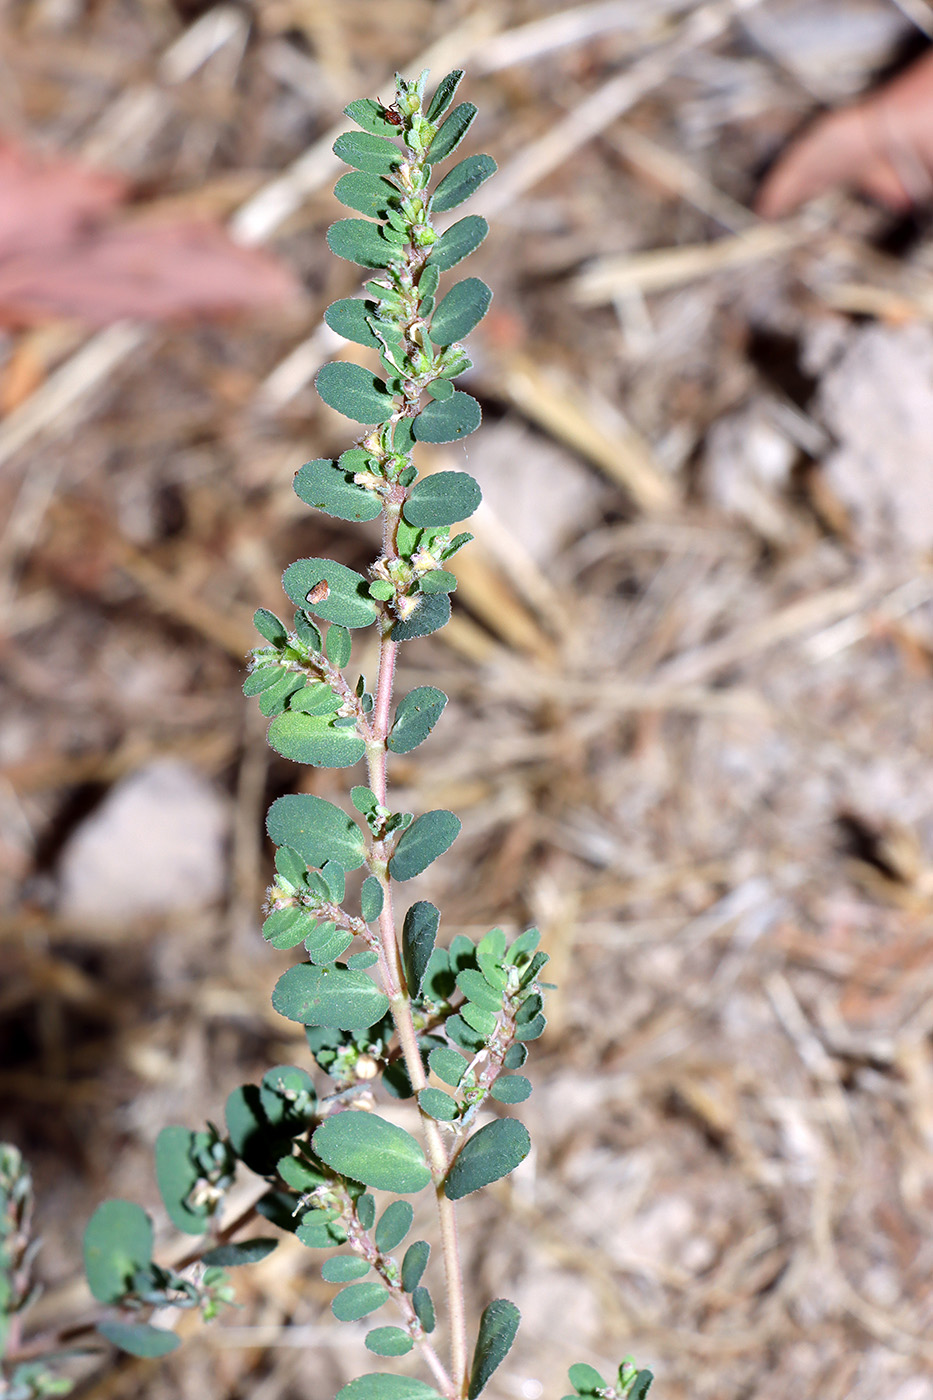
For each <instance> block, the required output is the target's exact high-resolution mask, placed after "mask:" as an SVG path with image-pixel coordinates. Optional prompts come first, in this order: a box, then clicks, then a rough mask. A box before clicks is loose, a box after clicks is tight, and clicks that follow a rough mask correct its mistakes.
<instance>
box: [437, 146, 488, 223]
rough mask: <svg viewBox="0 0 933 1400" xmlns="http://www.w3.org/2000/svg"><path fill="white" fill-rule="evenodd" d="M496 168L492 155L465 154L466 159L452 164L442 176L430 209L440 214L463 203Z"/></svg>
mask: <svg viewBox="0 0 933 1400" xmlns="http://www.w3.org/2000/svg"><path fill="white" fill-rule="evenodd" d="M498 168H499V167H498V166H497V165H496V162H495V161H494V160H493V158H492V156H479V155H477V156H467V158H466V160H462V161H461V162H460V164H459V165H455V166H454V168H453V170H451V172H450V173H449V175H445V176H444V178H443V180H442V181H441V183H440V184H439V185H438V187H437V189H436V190H435V191H434V195H433V197H432V199H431V209H432V211H433V212H434V213H435V214H441V213H445V212H446V211H447V210H448V209H456V207H457V205H458V204H463V203H464V202H465V201H466V200H468V199H469V198H470V196H471V195H473V194H475V193H476V191H477V190H478V189H479V187H480V185H482V184H484V183H485V182H486V181H487V180H488V179H489V177H490V175H495V173H496V171H497V170H498Z"/></svg>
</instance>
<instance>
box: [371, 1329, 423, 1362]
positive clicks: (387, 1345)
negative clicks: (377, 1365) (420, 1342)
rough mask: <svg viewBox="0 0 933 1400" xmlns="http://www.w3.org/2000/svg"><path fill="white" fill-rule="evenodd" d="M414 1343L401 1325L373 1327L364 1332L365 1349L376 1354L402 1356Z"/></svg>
mask: <svg viewBox="0 0 933 1400" xmlns="http://www.w3.org/2000/svg"><path fill="white" fill-rule="evenodd" d="M414 1345H415V1344H414V1342H413V1341H412V1339H411V1337H410V1336H409V1335H408V1333H407V1332H405V1331H403V1329H402V1328H401V1327H374V1328H373V1330H372V1331H371V1332H367V1333H366V1347H367V1350H369V1351H371V1352H373V1353H374V1355H376V1356H404V1355H405V1354H406V1352H409V1351H411V1349H412V1347H413V1346H414Z"/></svg>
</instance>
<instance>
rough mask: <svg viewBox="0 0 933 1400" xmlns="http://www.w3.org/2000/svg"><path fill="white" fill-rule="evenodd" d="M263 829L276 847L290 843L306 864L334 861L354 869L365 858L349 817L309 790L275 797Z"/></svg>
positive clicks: (347, 868) (364, 847)
mask: <svg viewBox="0 0 933 1400" xmlns="http://www.w3.org/2000/svg"><path fill="white" fill-rule="evenodd" d="M266 830H267V831H268V833H269V836H270V838H271V839H272V840H273V841H274V842H275V844H276V845H277V846H290V847H291V849H292V850H293V851H297V853H298V855H299V856H301V858H302V860H304V861H306V862H307V864H308V865H314V866H318V867H320V866H322V865H323V864H324V863H325V861H328V860H335V861H337V863H338V865H342V866H343V868H344V870H356V869H357V868H358V866H361V865H362V864H363V861H364V859H365V858H366V845H365V842H364V840H363V833H362V831H361V830H360V828H359V827H358V826H357V824H356V822H355V821H354V820H353V818H352V817H348V816H347V814H346V812H342V811H341V810H340V808H339V807H335V806H334V804H333V802H326V801H325V800H324V798H323V797H315V796H314V795H313V794H312V793H305V792H303V793H287V794H286V795H285V796H284V797H278V798H276V800H275V802H273V804H272V806H271V807H270V808H269V815H268V816H267V817H266Z"/></svg>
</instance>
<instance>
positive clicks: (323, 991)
mask: <svg viewBox="0 0 933 1400" xmlns="http://www.w3.org/2000/svg"><path fill="white" fill-rule="evenodd" d="M272 1005H273V1006H274V1007H275V1010H276V1011H278V1012H279V1014H280V1015H281V1016H285V1017H286V1018H287V1019H288V1020H289V1021H297V1022H298V1023H299V1024H300V1025H302V1026H336V1027H337V1028H338V1029H339V1030H344V1031H353V1030H365V1028H366V1027H367V1026H373V1025H375V1023H376V1022H377V1021H381V1020H382V1018H383V1016H384V1015H385V1014H386V1012H387V1011H388V1009H389V998H388V997H387V996H386V995H385V993H383V992H381V991H380V990H379V988H378V987H377V986H376V984H375V982H373V981H372V980H371V979H370V978H369V977H367V976H366V974H365V972H354V971H352V970H351V969H350V968H343V967H328V966H324V967H318V966H316V965H315V964H313V963H298V964H297V965H296V966H295V967H290V968H288V970H287V971H286V972H283V973H282V976H281V977H280V978H279V980H278V982H276V984H275V988H274V990H273V992H272ZM341 1116H343V1115H341ZM322 1155H323V1154H322ZM326 1160H327V1159H326V1158H325V1161H326ZM368 1184H373V1183H368Z"/></svg>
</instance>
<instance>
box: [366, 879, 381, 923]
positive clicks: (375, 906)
mask: <svg viewBox="0 0 933 1400" xmlns="http://www.w3.org/2000/svg"><path fill="white" fill-rule="evenodd" d="M384 902H385V896H384V894H383V891H382V886H381V885H380V883H379V881H378V880H377V879H376V877H375V875H369V876H367V878H366V879H365V880H364V881H363V886H362V889H361V890H360V913H361V914H362V916H363V922H364V923H367V924H372V923H375V921H376V920H377V919H378V918H379V915H380V914H381V913H382V906H383V903H384Z"/></svg>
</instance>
